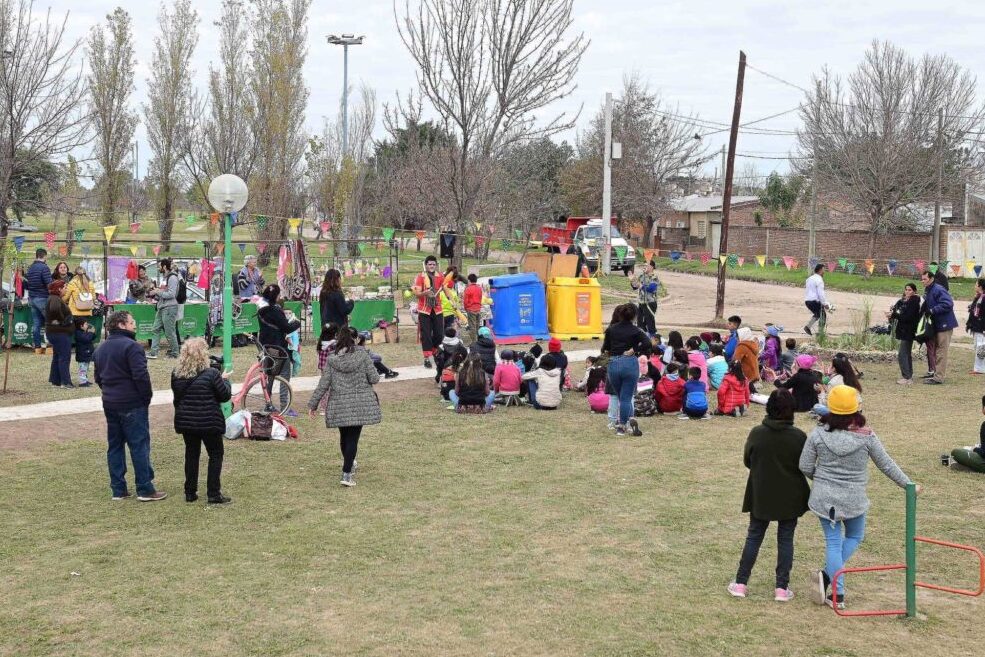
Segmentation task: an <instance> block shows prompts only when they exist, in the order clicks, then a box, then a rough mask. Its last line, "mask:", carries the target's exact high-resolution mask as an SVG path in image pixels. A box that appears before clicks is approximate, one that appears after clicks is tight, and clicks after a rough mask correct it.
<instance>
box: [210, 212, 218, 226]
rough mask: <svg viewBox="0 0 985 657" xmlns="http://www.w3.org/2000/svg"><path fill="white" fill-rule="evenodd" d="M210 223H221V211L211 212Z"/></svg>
mask: <svg viewBox="0 0 985 657" xmlns="http://www.w3.org/2000/svg"><path fill="white" fill-rule="evenodd" d="M209 223H210V224H212V225H213V226H215V225H216V224H217V223H219V213H218V212H213V213H211V214H209Z"/></svg>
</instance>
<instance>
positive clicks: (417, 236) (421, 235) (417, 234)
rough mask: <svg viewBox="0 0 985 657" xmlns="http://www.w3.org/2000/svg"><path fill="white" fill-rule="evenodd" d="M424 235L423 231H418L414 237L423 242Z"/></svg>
mask: <svg viewBox="0 0 985 657" xmlns="http://www.w3.org/2000/svg"><path fill="white" fill-rule="evenodd" d="M424 234H425V233H424V231H423V230H418V231H416V232H415V233H414V237H416V238H417V239H419V240H422V239H424Z"/></svg>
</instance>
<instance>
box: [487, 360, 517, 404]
mask: <svg viewBox="0 0 985 657" xmlns="http://www.w3.org/2000/svg"><path fill="white" fill-rule="evenodd" d="M493 392H495V393H496V395H498V396H501V397H507V396H511V395H512V396H516V397H519V395H520V368H519V367H517V366H516V363H515V362H513V350H512V349H504V350H503V353H502V354H500V361H499V363H497V364H496V371H495V372H494V373H493Z"/></svg>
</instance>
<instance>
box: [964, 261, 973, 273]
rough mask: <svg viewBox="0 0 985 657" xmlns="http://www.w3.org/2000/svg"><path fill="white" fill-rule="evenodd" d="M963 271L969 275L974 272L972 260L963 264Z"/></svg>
mask: <svg viewBox="0 0 985 657" xmlns="http://www.w3.org/2000/svg"><path fill="white" fill-rule="evenodd" d="M964 270H965V272H967V273H969V274H970V273H971V272H973V271H975V261H974V260H968V261H967V262H965V263H964Z"/></svg>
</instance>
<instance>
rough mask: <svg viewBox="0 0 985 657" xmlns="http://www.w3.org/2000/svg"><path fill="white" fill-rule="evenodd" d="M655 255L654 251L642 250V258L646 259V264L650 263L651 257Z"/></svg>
mask: <svg viewBox="0 0 985 657" xmlns="http://www.w3.org/2000/svg"><path fill="white" fill-rule="evenodd" d="M656 254H657V252H656V250H655V249H644V250H643V257H644V258H646V261H647V262H651V261H652V260H653V257H654V256H655V255H656Z"/></svg>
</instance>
